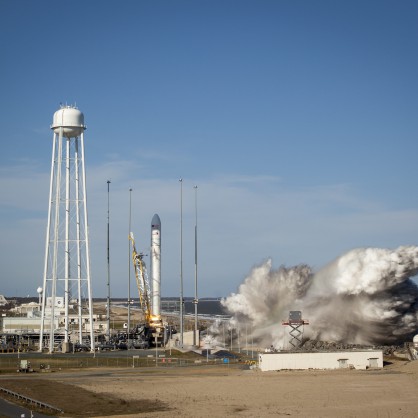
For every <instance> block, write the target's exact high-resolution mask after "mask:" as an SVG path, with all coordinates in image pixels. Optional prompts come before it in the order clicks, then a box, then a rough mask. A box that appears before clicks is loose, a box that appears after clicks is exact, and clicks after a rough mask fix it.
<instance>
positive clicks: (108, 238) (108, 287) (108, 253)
mask: <svg viewBox="0 0 418 418" xmlns="http://www.w3.org/2000/svg"><path fill="white" fill-rule="evenodd" d="M109 187H110V180H108V181H107V341H108V342H110V228H109V225H110V209H109V202H110V193H109V190H110V189H109Z"/></svg>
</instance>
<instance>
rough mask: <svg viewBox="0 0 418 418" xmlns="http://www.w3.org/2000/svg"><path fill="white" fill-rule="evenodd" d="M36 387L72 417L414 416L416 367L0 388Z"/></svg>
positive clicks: (176, 373) (231, 371) (145, 374)
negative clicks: (71, 408)
mask: <svg viewBox="0 0 418 418" xmlns="http://www.w3.org/2000/svg"><path fill="white" fill-rule="evenodd" d="M40 382H43V383H42V385H43V386H44V388H43V393H44V395H43V396H45V395H46V394H48V393H49V396H46V398H47V399H46V400H45V402H48V403H50V404H54V402H55V405H56V406H58V407H61V408H62V409H64V411H66V413H65V414H64V416H73V417H76V416H88V417H102V416H103V417H104V416H108V417H109V416H111V417H113V418H121V417H150V418H151V417H173V416H178V417H228V416H231V417H232V416H234V417H235V416H237V417H270V416H293V417H368V418H369V417H418V396H417V395H418V361H416V362H406V361H405V362H404V361H393V363H392V364H389V365H386V366H385V367H384V368H383V369H381V370H365V371H360V370H336V371H319V370H315V371H314V370H310V371H281V372H260V371H256V370H249V369H243V368H242V366H238V367H233V366H232V365H231V366H228V365H218V366H208V367H205V366H201V367H188V368H186V367H182V368H169V369H163V368H155V369H153V368H135V369H131V368H125V369H105V370H104V369H103V368H101V369H100V370H94V369H90V370H82V371H74V372H69V371H65V372H64V371H63V372H58V373H51V374H42V375H40V374H36V375H33V376H31V377H30V378H29V377H28V376H24V377H20V376H16V375H13V376H11V377H10V378H9V379H6V378H5V376H3V377H2V380H1V381H0V386H3V387H5V386H6V387H7V386H9V387H14V388H15V389H16V391H18V390H17V389H18V388H20V392H22V391H23V390H26V391H29V392H30V391H31V390H32V392H30V393H31V394H32V395H33V396H34V397H36V396H38V398H39V397H40V396H41V394H39V393H38V394H37V393H36V390H37V389H36V388H39V387H41V386H42V385H41V384H40ZM30 388H32V389H30ZM54 394H55V395H56V396H54ZM64 398H66V399H67V400H66V401H65V402H67V404H66V405H67V409H66V407H65V405H64V404H65V402H64V401H63V399H64ZM60 399H61V404H59V405H58V404H56V403H59V400H60ZM87 400H88V402H87ZM83 402H87V404H86V405H84V406H83ZM70 404H72V405H73V407H74V408H75V405H77V407H78V408H75V409H74V408H73V410H72V412H71V410H69V409H68V408H69V406H68V405H70ZM100 411H102V412H100Z"/></svg>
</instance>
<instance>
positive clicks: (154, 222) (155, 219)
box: [151, 214, 161, 228]
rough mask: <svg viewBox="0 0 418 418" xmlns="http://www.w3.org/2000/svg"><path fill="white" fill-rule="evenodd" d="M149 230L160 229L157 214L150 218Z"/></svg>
mask: <svg viewBox="0 0 418 418" xmlns="http://www.w3.org/2000/svg"><path fill="white" fill-rule="evenodd" d="M151 228H161V220H160V217H159V216H158V215H157V214H155V215H154V216H153V217H152V221H151Z"/></svg>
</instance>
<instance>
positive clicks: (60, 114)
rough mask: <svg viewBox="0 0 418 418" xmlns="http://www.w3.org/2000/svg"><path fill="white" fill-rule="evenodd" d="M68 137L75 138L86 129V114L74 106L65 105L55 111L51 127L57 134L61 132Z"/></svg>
mask: <svg viewBox="0 0 418 418" xmlns="http://www.w3.org/2000/svg"><path fill="white" fill-rule="evenodd" d="M61 128H62V135H63V136H65V137H67V138H74V137H77V136H80V134H81V133H82V132H83V131H84V130H85V129H86V127H85V126H84V115H83V113H82V112H80V111H79V110H78V109H77V108H76V107H74V106H63V107H61V109H59V110H57V111H56V112H55V113H54V117H53V122H52V126H51V129H53V130H54V132H55V133H56V134H59V133H60V129H61Z"/></svg>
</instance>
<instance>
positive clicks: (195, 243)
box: [193, 186, 199, 347]
mask: <svg viewBox="0 0 418 418" xmlns="http://www.w3.org/2000/svg"><path fill="white" fill-rule="evenodd" d="M193 188H194V192H195V193H194V208H195V227H194V300H193V303H194V333H193V345H194V346H195V347H196V346H199V339H198V340H197V341H196V338H198V337H197V336H198V323H197V304H198V303H199V299H198V298H197V186H194V187H193Z"/></svg>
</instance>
